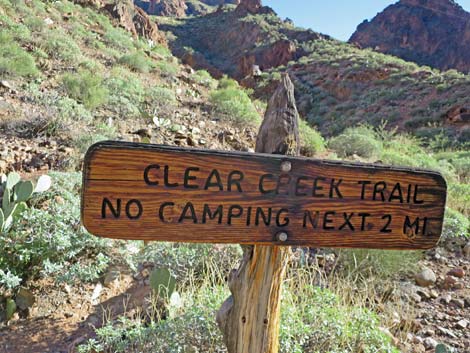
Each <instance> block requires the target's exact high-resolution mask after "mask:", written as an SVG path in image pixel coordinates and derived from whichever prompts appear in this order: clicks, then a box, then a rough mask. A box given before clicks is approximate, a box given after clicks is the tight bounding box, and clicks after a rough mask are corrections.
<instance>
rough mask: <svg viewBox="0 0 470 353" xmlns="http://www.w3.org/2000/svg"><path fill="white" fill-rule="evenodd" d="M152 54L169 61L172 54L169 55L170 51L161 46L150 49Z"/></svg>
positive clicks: (156, 45) (157, 45)
mask: <svg viewBox="0 0 470 353" xmlns="http://www.w3.org/2000/svg"><path fill="white" fill-rule="evenodd" d="M152 52H154V53H157V54H158V55H160V56H161V57H163V58H164V59H169V58H171V57H172V56H173V54H172V53H171V50H170V49H168V48H167V47H165V46H163V45H161V44H155V45H154V46H153V47H152Z"/></svg>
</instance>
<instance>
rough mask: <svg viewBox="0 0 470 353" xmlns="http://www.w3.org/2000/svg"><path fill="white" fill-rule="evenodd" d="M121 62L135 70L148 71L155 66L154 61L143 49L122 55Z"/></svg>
mask: <svg viewBox="0 0 470 353" xmlns="http://www.w3.org/2000/svg"><path fill="white" fill-rule="evenodd" d="M119 63H120V64H122V65H126V66H127V67H128V68H130V69H131V70H133V71H137V72H143V73H148V72H150V71H151V70H152V69H153V67H154V63H153V61H152V60H151V59H150V58H149V57H148V56H147V55H145V53H143V52H141V51H135V52H133V53H130V54H126V55H123V56H121V58H120V59H119Z"/></svg>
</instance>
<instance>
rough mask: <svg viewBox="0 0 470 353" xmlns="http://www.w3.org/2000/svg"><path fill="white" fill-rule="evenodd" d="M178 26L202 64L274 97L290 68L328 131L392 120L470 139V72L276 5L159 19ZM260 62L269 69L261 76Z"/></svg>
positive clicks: (317, 122)
mask: <svg viewBox="0 0 470 353" xmlns="http://www.w3.org/2000/svg"><path fill="white" fill-rule="evenodd" d="M159 21H160V22H161V28H162V29H164V30H167V31H171V33H172V36H170V37H169V41H170V46H171V47H172V48H173V49H174V51H175V53H176V54H177V55H178V56H179V57H181V58H182V59H183V60H185V61H187V62H188V63H190V64H192V65H193V66H194V67H202V68H205V69H208V70H212V72H213V73H214V74H219V75H220V74H222V73H226V74H229V75H231V76H233V77H235V78H238V79H240V80H242V82H243V83H244V84H245V85H247V86H250V87H253V88H254V89H255V96H257V97H263V98H266V97H268V96H269V95H270V94H271V93H272V90H273V87H275V85H274V84H273V81H276V80H277V79H278V78H279V74H278V73H279V72H280V71H288V72H289V74H290V75H291V77H292V79H293V81H294V84H295V86H296V96H297V102H298V108H299V111H300V113H301V114H302V115H303V117H304V118H305V119H306V120H308V121H309V122H310V123H311V124H312V125H314V126H316V127H317V128H318V129H319V130H320V131H321V132H322V133H324V134H326V135H327V136H333V135H336V134H338V133H340V132H342V131H343V130H344V129H345V128H346V127H350V126H355V125H358V124H361V123H364V122H367V123H370V124H371V125H374V126H380V125H381V124H382V122H387V126H388V127H389V128H394V127H395V126H396V127H398V128H399V130H400V131H403V132H411V133H413V134H414V135H415V136H418V137H422V138H423V139H425V140H426V139H430V138H433V137H434V136H436V135H440V136H442V138H443V139H446V140H447V146H448V147H452V146H461V147H462V148H463V147H466V146H468V141H470V135H469V134H470V127H469V123H468V121H466V120H465V119H466V118H465V119H463V120H460V121H458V119H456V120H455V119H454V120H453V118H455V115H458V113H457V114H453V113H452V111H453V110H455V109H458V108H459V107H465V106H466V104H467V102H468V101H467V97H468V95H469V93H470V92H469V88H468V87H469V77H468V75H464V74H461V73H459V72H457V71H455V70H450V71H446V72H440V71H438V70H435V69H431V68H429V67H424V66H419V65H417V64H415V63H412V62H406V61H404V60H402V59H399V58H396V57H393V56H389V55H384V54H381V53H377V52H374V51H372V50H370V49H366V50H363V49H358V48H356V47H355V46H353V45H350V44H347V43H343V42H340V41H337V40H334V39H332V38H329V37H328V36H325V35H322V34H318V33H315V32H313V31H311V30H305V29H302V28H297V27H295V26H294V25H293V24H292V23H291V22H289V21H283V20H281V19H280V18H279V17H278V16H277V15H276V14H275V13H274V12H273V11H272V10H271V9H269V8H268V7H262V8H260V9H259V10H257V12H256V13H250V12H246V11H242V10H240V9H238V10H232V9H226V10H225V11H223V12H217V13H213V14H209V15H206V16H202V17H195V18H185V19H177V20H175V19H171V20H170V19H167V18H159ZM253 65H258V66H259V67H260V68H261V70H262V71H264V72H262V73H258V74H256V75H255V76H253V68H252V66H253Z"/></svg>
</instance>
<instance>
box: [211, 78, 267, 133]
mask: <svg viewBox="0 0 470 353" xmlns="http://www.w3.org/2000/svg"><path fill="white" fill-rule="evenodd" d="M210 101H211V103H212V104H213V105H214V111H215V112H216V113H219V114H222V115H224V116H225V117H226V118H228V119H230V120H232V121H234V122H236V123H239V124H243V123H255V124H257V123H259V122H260V120H261V119H260V116H259V114H258V112H257V111H256V108H255V107H254V105H253V102H252V101H251V99H250V97H248V94H247V93H246V92H245V91H244V90H243V89H241V88H240V87H239V86H238V83H237V82H236V81H234V80H231V79H226V78H225V79H221V80H220V82H219V88H218V89H217V90H216V91H212V92H211V94H210Z"/></svg>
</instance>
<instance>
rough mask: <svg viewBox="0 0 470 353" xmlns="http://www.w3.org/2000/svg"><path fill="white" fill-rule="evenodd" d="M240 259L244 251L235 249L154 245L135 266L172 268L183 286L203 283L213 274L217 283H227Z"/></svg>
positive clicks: (238, 248)
mask: <svg viewBox="0 0 470 353" xmlns="http://www.w3.org/2000/svg"><path fill="white" fill-rule="evenodd" d="M240 256H241V252H240V247H238V246H235V245H230V246H223V247H220V248H217V249H216V248H214V246H212V245H203V244H176V243H152V244H150V245H148V246H146V247H145V251H144V252H142V253H140V254H137V255H136V256H135V258H134V259H133V262H134V263H135V264H137V263H142V262H147V263H148V262H151V263H154V264H155V267H157V268H168V269H170V270H171V272H172V273H173V274H174V275H176V276H177V279H178V280H179V281H180V282H184V281H186V280H188V279H190V278H192V279H194V278H196V279H197V280H198V281H200V280H202V279H203V278H204V275H205V274H206V273H208V272H210V273H212V274H213V278H212V280H213V281H214V282H215V283H217V282H219V283H224V277H225V275H226V273H228V272H229V271H230V270H231V269H232V268H233V266H235V262H236V261H237V260H238V259H239V258H240ZM211 266H216V268H212V267H211Z"/></svg>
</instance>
